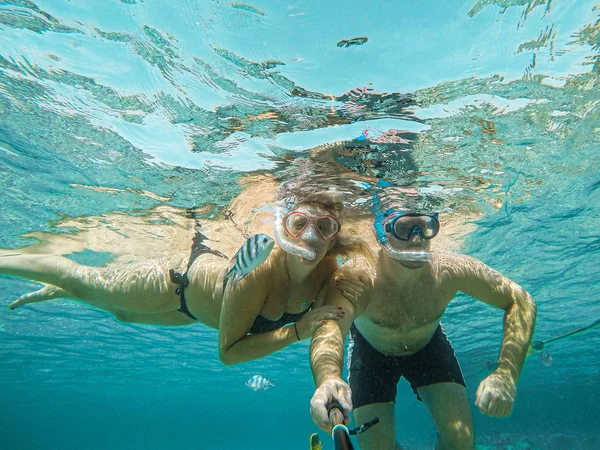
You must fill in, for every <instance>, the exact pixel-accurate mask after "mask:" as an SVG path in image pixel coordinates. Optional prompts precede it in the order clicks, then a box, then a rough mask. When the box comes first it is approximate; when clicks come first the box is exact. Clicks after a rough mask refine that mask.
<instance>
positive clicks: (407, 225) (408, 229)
mask: <svg viewBox="0 0 600 450" xmlns="http://www.w3.org/2000/svg"><path fill="white" fill-rule="evenodd" d="M439 230H440V224H439V222H438V220H437V219H436V218H435V217H433V216H425V215H406V216H400V217H398V218H396V219H394V220H393V234H394V237H396V238H397V239H400V240H402V241H408V240H409V239H410V237H411V236H412V235H413V234H414V233H420V234H421V237H423V238H424V239H432V238H433V237H435V236H436V235H437V233H438V231H439Z"/></svg>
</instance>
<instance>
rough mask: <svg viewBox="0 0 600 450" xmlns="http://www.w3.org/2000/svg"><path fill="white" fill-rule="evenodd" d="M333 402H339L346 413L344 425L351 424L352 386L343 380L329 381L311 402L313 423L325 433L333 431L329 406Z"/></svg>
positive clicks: (320, 388)
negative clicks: (328, 413)
mask: <svg viewBox="0 0 600 450" xmlns="http://www.w3.org/2000/svg"><path fill="white" fill-rule="evenodd" d="M332 401H337V402H338V403H339V404H340V405H341V407H342V412H343V413H344V423H345V424H348V423H350V417H349V416H348V414H350V411H351V410H352V400H351V392H350V386H348V385H347V384H346V383H344V381H343V380H341V379H330V380H327V381H326V382H325V383H323V384H322V385H321V386H319V387H318V388H317V390H316V391H315V394H314V395H313V398H312V400H311V401H310V414H311V416H312V418H313V421H314V422H315V423H316V424H317V425H318V426H319V427H321V428H322V429H323V430H325V431H331V424H330V423H329V416H328V415H327V405H329V404H330V403H331V402H332Z"/></svg>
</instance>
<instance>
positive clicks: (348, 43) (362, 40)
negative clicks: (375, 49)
mask: <svg viewBox="0 0 600 450" xmlns="http://www.w3.org/2000/svg"><path fill="white" fill-rule="evenodd" d="M368 40H369V38H368V37H367V36H358V37H355V38H352V39H349V40H346V39H344V40H341V41H340V42H338V43H337V44H336V45H337V46H338V47H344V48H348V47H350V46H351V45H363V44H364V43H365V42H367V41H368Z"/></svg>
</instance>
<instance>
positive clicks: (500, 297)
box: [452, 255, 537, 417]
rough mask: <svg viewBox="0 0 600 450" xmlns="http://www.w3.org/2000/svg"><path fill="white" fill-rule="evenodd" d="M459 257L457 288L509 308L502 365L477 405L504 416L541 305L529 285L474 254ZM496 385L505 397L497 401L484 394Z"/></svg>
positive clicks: (480, 392) (455, 268) (484, 386)
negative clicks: (475, 256) (513, 279)
mask: <svg viewBox="0 0 600 450" xmlns="http://www.w3.org/2000/svg"><path fill="white" fill-rule="evenodd" d="M456 258H457V259H456V261H455V262H454V263H453V268H452V271H453V272H454V273H455V275H456V276H455V277H454V279H455V281H456V288H457V290H460V291H462V292H464V293H465V294H468V295H470V296H471V297H474V298H476V299H478V300H480V301H482V302H485V303H487V304H490V305H492V306H495V307H497V308H500V309H503V310H504V311H505V313H504V337H503V339H502V347H501V350H500V356H499V358H498V365H497V367H496V370H495V371H494V373H493V374H492V375H491V376H490V377H491V378H490V377H488V378H487V379H486V380H484V382H483V383H482V386H480V389H479V390H478V392H477V397H478V399H477V405H478V406H479V407H480V409H481V410H482V412H485V413H487V414H489V415H493V416H497V417H502V416H505V415H508V414H510V411H511V409H512V403H513V402H514V394H515V393H516V384H517V381H518V379H519V376H520V374H521V370H522V368H523V363H524V362H525V358H526V356H527V351H528V349H529V344H530V343H531V338H532V336H533V330H534V328H535V319H536V314H537V307H536V304H535V301H534V300H533V298H532V297H531V295H529V293H528V292H527V291H526V290H525V289H523V288H522V287H521V286H519V285H518V284H517V283H515V282H514V281H512V280H510V279H508V278H507V277H505V276H504V275H502V274H501V273H499V272H497V271H495V270H494V269H492V268H490V267H488V266H486V265H485V264H483V263H482V262H481V261H478V260H476V259H474V258H470V257H468V256H464V255H457V257H456ZM486 381H487V383H486ZM502 384H504V386H501V385H502ZM494 389H495V390H499V391H500V394H502V395H504V400H503V401H500V402H494V401H493V399H492V398H490V395H484V394H485V393H486V392H485V391H488V392H487V393H488V394H489V391H490V390H494ZM511 392H512V394H511ZM491 395H492V397H493V393H492V394H491ZM510 397H512V398H510Z"/></svg>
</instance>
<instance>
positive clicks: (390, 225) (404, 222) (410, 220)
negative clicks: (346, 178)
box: [373, 194, 440, 262]
mask: <svg viewBox="0 0 600 450" xmlns="http://www.w3.org/2000/svg"><path fill="white" fill-rule="evenodd" d="M373 212H374V213H375V223H374V227H375V233H376V234H377V240H378V241H379V244H380V245H381V246H382V247H383V249H384V250H385V251H386V252H387V253H388V254H389V255H390V256H391V257H392V258H393V259H395V260H396V261H410V262H427V261H430V260H431V253H430V252H429V251H410V250H398V249H396V248H394V247H392V246H391V244H390V240H389V238H388V235H390V234H391V235H392V236H393V237H394V238H395V239H398V240H400V241H405V242H406V241H409V240H410V239H411V237H412V236H413V235H414V234H418V235H420V237H421V238H422V239H425V240H429V239H433V238H434V237H435V236H436V235H437V234H438V232H439V230H440V223H439V221H438V218H437V216H438V215H437V213H432V214H418V213H406V212H404V211H402V210H401V209H389V210H387V211H385V212H382V211H381V209H380V203H379V198H378V197H377V195H376V194H373Z"/></svg>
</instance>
